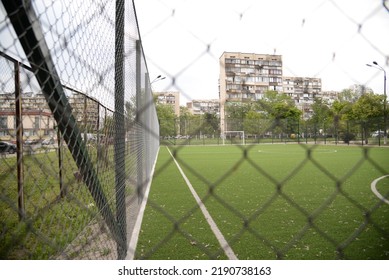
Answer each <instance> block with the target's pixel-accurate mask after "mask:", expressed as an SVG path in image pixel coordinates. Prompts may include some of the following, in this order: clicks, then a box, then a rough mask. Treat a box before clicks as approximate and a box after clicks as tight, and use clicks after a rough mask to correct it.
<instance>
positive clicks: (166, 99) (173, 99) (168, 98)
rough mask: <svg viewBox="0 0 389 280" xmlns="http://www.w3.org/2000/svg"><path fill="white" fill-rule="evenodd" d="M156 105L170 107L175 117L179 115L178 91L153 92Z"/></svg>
mask: <svg viewBox="0 0 389 280" xmlns="http://www.w3.org/2000/svg"><path fill="white" fill-rule="evenodd" d="M154 96H156V102H157V103H158V104H166V105H170V106H172V107H173V109H174V113H175V115H176V116H179V115H180V93H179V92H178V91H168V92H154Z"/></svg>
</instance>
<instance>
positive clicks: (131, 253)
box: [126, 148, 160, 260]
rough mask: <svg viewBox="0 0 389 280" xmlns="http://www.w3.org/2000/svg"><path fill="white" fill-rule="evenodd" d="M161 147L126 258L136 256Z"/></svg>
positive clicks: (130, 258)
mask: <svg viewBox="0 0 389 280" xmlns="http://www.w3.org/2000/svg"><path fill="white" fill-rule="evenodd" d="M159 149H160V148H158V151H157V155H156V157H155V161H154V164H153V168H152V169H151V172H150V181H149V183H148V184H147V186H146V191H145V194H144V196H143V200H142V204H141V206H140V209H139V213H138V216H137V217H136V222H135V225H134V229H133V231H132V234H131V238H130V242H129V244H128V251H127V256H126V260H133V259H134V257H135V252H136V246H137V244H138V238H139V233H140V228H141V226H142V221H143V214H144V213H145V209H146V204H147V200H148V198H149V193H150V187H151V183H152V181H153V175H154V171H155V166H156V165H157V160H158V155H159Z"/></svg>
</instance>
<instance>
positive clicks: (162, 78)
mask: <svg viewBox="0 0 389 280" xmlns="http://www.w3.org/2000/svg"><path fill="white" fill-rule="evenodd" d="M164 79H166V77H162V76H161V75H158V76H157V77H156V78H155V79H154V80H152V81H151V82H150V85H151V84H152V83H155V82H158V81H161V80H164Z"/></svg>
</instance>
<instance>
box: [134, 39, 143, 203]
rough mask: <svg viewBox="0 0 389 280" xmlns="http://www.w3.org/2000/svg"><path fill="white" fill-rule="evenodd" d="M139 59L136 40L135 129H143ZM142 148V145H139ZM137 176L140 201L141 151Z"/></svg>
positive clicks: (140, 57) (140, 54) (141, 179)
mask: <svg viewBox="0 0 389 280" xmlns="http://www.w3.org/2000/svg"><path fill="white" fill-rule="evenodd" d="M141 60H142V50H141V42H140V41H139V40H137V41H136V116H135V130H136V132H137V130H139V129H143V128H142V114H143V110H144V109H143V103H142V74H141ZM136 141H138V143H140V144H141V145H142V144H143V140H142V139H138V138H136ZM141 148H143V147H141ZM136 158H137V159H136V160H137V171H136V173H137V178H136V190H137V195H138V199H139V200H140V201H142V198H143V191H142V188H143V187H142V185H143V155H142V153H139V152H138V153H137V156H136Z"/></svg>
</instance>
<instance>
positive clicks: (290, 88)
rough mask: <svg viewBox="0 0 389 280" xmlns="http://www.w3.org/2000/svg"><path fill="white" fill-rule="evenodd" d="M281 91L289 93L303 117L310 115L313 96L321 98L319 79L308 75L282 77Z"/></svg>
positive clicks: (306, 117)
mask: <svg viewBox="0 0 389 280" xmlns="http://www.w3.org/2000/svg"><path fill="white" fill-rule="evenodd" d="M282 81H283V93H284V94H287V95H289V96H290V97H291V98H292V99H293V100H294V102H295V104H296V107H297V108H298V109H300V110H301V111H302V113H303V118H304V119H308V118H310V117H311V116H312V109H311V105H312V104H313V102H314V99H315V97H318V98H321V97H322V94H321V79H320V78H309V77H283V78H282Z"/></svg>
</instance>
